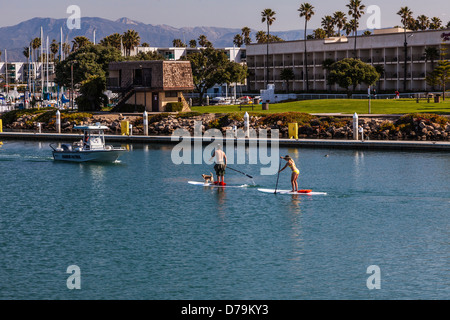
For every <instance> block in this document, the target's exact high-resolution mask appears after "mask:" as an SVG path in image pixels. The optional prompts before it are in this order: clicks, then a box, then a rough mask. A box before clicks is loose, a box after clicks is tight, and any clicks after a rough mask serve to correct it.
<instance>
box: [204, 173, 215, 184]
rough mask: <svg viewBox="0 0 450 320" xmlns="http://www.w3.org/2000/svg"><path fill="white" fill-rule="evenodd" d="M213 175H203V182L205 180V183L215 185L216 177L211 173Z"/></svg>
mask: <svg viewBox="0 0 450 320" xmlns="http://www.w3.org/2000/svg"><path fill="white" fill-rule="evenodd" d="M210 174H211V175H206V174H202V178H203V180H205V183H208V182H209V183H214V175H213V174H212V173H211V172H210Z"/></svg>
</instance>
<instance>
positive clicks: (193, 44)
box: [189, 39, 197, 48]
mask: <svg viewBox="0 0 450 320" xmlns="http://www.w3.org/2000/svg"><path fill="white" fill-rule="evenodd" d="M189 48H197V41H196V40H194V39H192V40H190V41H189Z"/></svg>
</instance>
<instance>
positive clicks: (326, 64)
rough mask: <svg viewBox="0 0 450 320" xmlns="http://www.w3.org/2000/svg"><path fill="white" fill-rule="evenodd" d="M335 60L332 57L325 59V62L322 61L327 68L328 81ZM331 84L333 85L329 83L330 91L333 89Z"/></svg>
mask: <svg viewBox="0 0 450 320" xmlns="http://www.w3.org/2000/svg"><path fill="white" fill-rule="evenodd" d="M334 62H335V61H334V59H331V58H327V59H325V60H323V62H322V67H323V68H324V69H325V70H326V72H327V81H328V77H329V75H330V70H331V66H332V65H333V63H334ZM330 86H331V85H330V84H328V90H329V91H331V88H330Z"/></svg>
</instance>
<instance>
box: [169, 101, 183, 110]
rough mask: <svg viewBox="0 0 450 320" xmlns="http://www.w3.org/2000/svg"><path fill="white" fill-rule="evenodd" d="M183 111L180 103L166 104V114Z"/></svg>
mask: <svg viewBox="0 0 450 320" xmlns="http://www.w3.org/2000/svg"><path fill="white" fill-rule="evenodd" d="M182 110H183V103H182V102H169V103H167V104H166V112H180V111H182Z"/></svg>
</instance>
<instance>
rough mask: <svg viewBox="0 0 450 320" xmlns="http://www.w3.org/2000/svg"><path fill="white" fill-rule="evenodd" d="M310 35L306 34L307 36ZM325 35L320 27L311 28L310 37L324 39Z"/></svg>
mask: <svg viewBox="0 0 450 320" xmlns="http://www.w3.org/2000/svg"><path fill="white" fill-rule="evenodd" d="M309 36H310V35H308V37H309ZM326 37H327V33H326V32H325V30H323V29H322V28H317V29H314V30H313V34H312V37H311V38H312V39H325V38H326Z"/></svg>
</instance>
